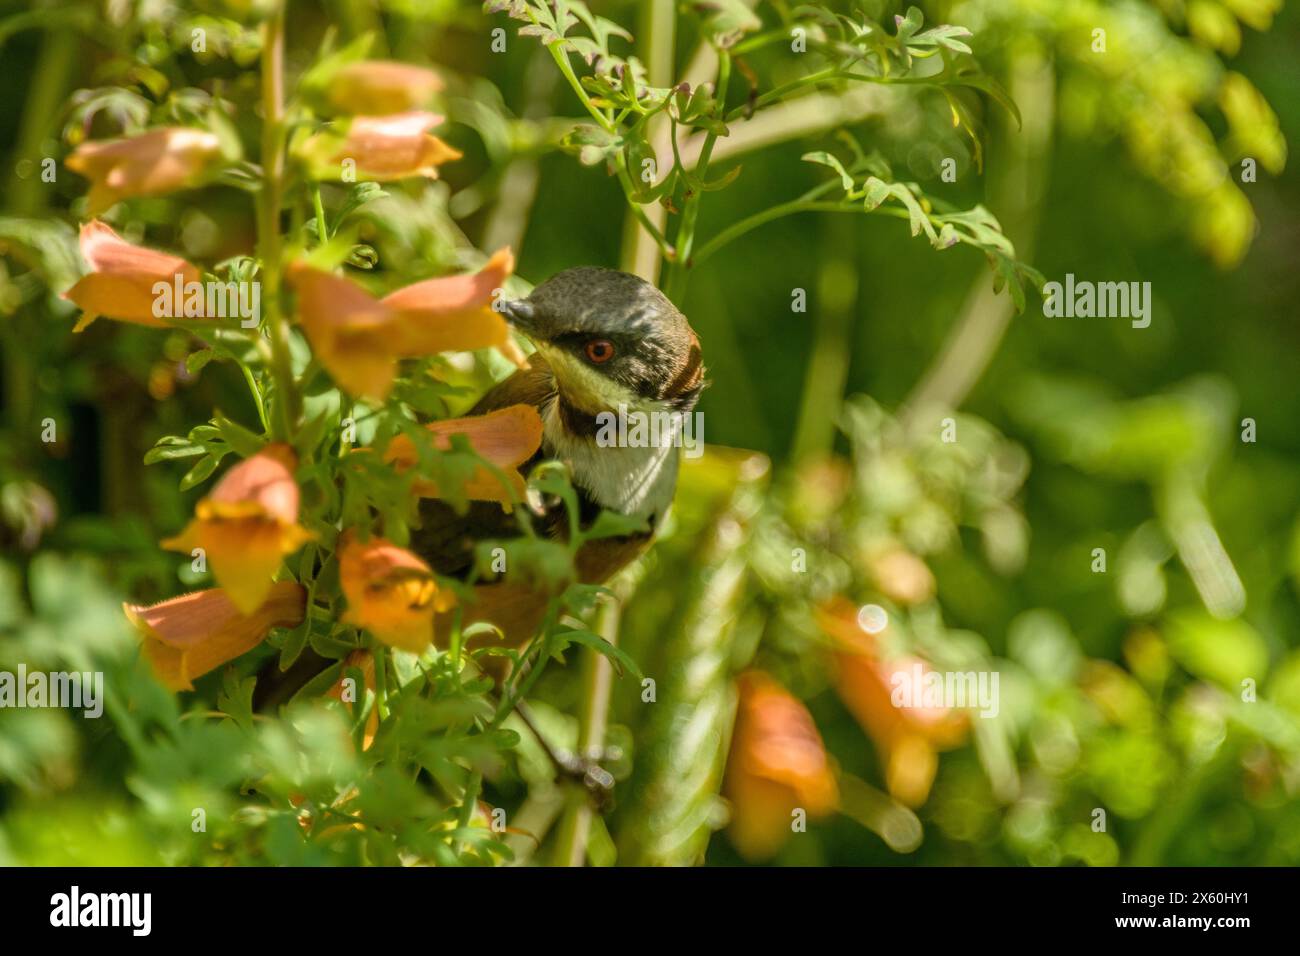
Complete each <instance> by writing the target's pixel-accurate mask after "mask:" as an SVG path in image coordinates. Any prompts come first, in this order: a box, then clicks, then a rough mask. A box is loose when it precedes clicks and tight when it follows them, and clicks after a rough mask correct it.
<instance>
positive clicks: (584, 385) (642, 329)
mask: <svg viewBox="0 0 1300 956" xmlns="http://www.w3.org/2000/svg"><path fill="white" fill-rule="evenodd" d="M503 309H504V312H505V314H506V317H507V318H508V319H509V321H510V322H511V324H512V325H514V326H515V327H516V328H517V329H519V331H521V332H522V333H523V334H524V335H526V336H527V337H528V338H529V339H530V340H531V341H532V343H533V344H534V345H536V346H537V349H538V351H539V352H541V354H542V356H543V357H544V358H545V359H546V361H547V362H548V364H549V365H550V366H551V370H552V373H553V374H554V376H555V381H556V388H557V391H558V392H559V395H560V398H561V400H562V401H563V402H564V404H565V405H567V406H568V407H569V408H570V409H571V410H573V411H576V412H578V413H580V414H583V415H597V414H599V413H601V412H607V411H616V410H618V408H619V406H620V405H623V406H625V407H627V408H628V409H635V410H650V409H671V410H676V411H681V412H688V411H690V410H691V409H692V408H693V407H694V406H695V402H696V400H697V399H698V398H699V394H700V391H701V390H702V389H703V387H704V366H703V364H702V362H701V356H700V343H699V339H698V338H696V335H695V331H694V330H693V329H692V328H691V326H690V323H689V322H687V321H686V316H684V315H682V314H681V312H679V311H678V310H677V308H676V307H675V306H674V305H673V304H672V303H671V302H669V301H668V299H667V297H665V296H664V294H663V293H662V292H660V291H659V290H658V289H656V288H655V287H654V286H653V285H651V284H650V283H648V282H646V281H645V280H644V279H640V278H638V277H637V276H634V275H630V274H628V273H626V272H618V271H615V270H613V269H600V268H596V267H593V266H583V267H579V268H576V269H566V270H565V271H563V272H560V273H557V274H556V275H554V276H552V277H551V278H550V279H547V280H546V281H545V282H543V283H542V284H541V285H539V286H537V288H535V289H534V290H533V292H532V294H531V295H529V296H528V297H527V298H525V299H517V300H514V301H512V302H508V303H505V305H504V306H503Z"/></svg>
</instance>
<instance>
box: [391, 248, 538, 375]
mask: <svg viewBox="0 0 1300 956" xmlns="http://www.w3.org/2000/svg"><path fill="white" fill-rule="evenodd" d="M514 265H515V260H514V256H513V254H511V252H510V250H509V249H499V250H497V251H496V252H495V253H494V254H493V255H492V258H491V259H489V260H488V262H487V265H485V266H484V267H483V268H482V269H480V270H479V271H478V272H475V273H472V274H468V275H458V276H444V277H441V278H437V279H425V280H424V281H423V282H417V283H415V284H414V285H408V286H406V287H405V288H403V289H398V290H397V291H396V292H393V293H391V294H390V295H388V296H386V297H385V298H384V299H383V303H384V305H387V306H389V307H391V308H394V309H400V310H402V312H403V315H402V319H401V322H400V323H399V325H398V329H399V331H400V340H399V344H398V345H397V346H396V347H397V349H398V351H399V352H400V354H402V355H406V356H419V355H430V354H432V353H434V352H450V351H467V350H469V349H480V348H487V347H489V346H495V347H497V348H499V349H501V350H502V352H504V353H505V354H506V355H507V357H509V358H511V360H512V361H515V362H516V364H519V362H520V360H521V359H522V353H520V352H519V349H518V348H517V347H516V346H515V345H514V342H513V340H512V339H511V338H510V329H509V326H507V325H506V322H505V319H504V318H502V317H501V315H500V314H499V313H497V312H496V311H495V310H493V308H492V304H493V301H494V299H495V297H496V293H497V292H498V291H499V290H500V289H501V287H502V286H504V285H505V281H506V279H507V278H509V276H510V274H511V272H513V271H514Z"/></svg>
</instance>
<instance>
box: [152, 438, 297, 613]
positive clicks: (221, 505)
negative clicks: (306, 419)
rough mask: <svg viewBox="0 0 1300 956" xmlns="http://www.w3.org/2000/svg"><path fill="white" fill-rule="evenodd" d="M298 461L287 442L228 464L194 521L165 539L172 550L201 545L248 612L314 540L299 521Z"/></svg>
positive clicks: (225, 585) (197, 508)
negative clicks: (287, 560) (288, 559)
mask: <svg viewBox="0 0 1300 956" xmlns="http://www.w3.org/2000/svg"><path fill="white" fill-rule="evenodd" d="M296 466H297V459H296V458H295V456H294V454H293V451H292V449H290V448H289V446H287V445H283V444H274V445H268V446H267V447H266V448H264V449H262V451H260V452H258V453H257V454H256V455H253V456H252V457H251V458H247V459H245V460H244V461H242V462H240V463H239V464H238V465H236V466H235V467H234V468H232V469H230V471H228V472H227V473H226V474H225V476H224V477H222V479H221V481H219V482H218V483H217V485H216V487H215V488H214V489H213V491H212V494H211V495H209V496H208V497H206V498H204V499H202V500H201V501H199V503H198V504H197V505H196V506H195V508H194V514H195V517H194V520H193V521H191V522H190V523H189V524H188V525H187V526H186V528H185V530H184V531H182V532H181V533H180V534H179V535H177V536H176V537H174V538H168V539H166V540H164V541H162V542H161V545H162V547H164V548H167V549H168V550H173V551H182V552H189V551H193V550H194V549H195V548H202V549H203V552H204V555H205V557H206V559H207V561H208V563H209V565H210V566H211V568H212V574H213V576H214V577H215V578H216V579H217V583H218V584H220V585H221V586H222V587H223V588H225V589H226V592H227V594H228V596H229V598H230V600H231V601H232V602H233V603H234V604H235V606H236V607H238V608H239V609H240V610H241V611H243V612H244V613H251V612H252V611H253V610H255V609H256V608H257V607H258V606H259V605H260V604H261V603H262V601H263V600H264V599H265V597H266V595H267V593H268V592H269V590H270V589H271V586H272V584H271V582H272V579H273V578H274V577H275V573H276V571H278V570H279V567H280V563H281V561H282V560H283V558H284V556H285V555H286V554H291V553H293V552H294V551H297V550H298V548H300V547H302V545H303V544H304V543H306V542H307V541H309V540H310V539H311V534H310V533H309V532H307V531H306V530H305V529H303V528H301V527H300V526H299V525H298V523H297V522H298V485H297V483H296V482H294V480H293V469H294V468H295V467H296Z"/></svg>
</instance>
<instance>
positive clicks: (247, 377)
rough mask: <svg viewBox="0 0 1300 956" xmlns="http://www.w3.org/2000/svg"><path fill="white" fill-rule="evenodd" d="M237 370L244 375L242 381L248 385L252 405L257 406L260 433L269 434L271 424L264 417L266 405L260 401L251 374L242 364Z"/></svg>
mask: <svg viewBox="0 0 1300 956" xmlns="http://www.w3.org/2000/svg"><path fill="white" fill-rule="evenodd" d="M239 370H240V371H241V372H243V373H244V381H245V382H247V383H248V391H249V393H250V394H251V395H252V396H253V404H254V405H256V406H257V420H258V421H260V422H261V423H262V431H263V433H268V434H269V433H270V431H271V423H270V421H269V420H268V419H267V417H266V403H265V402H263V401H262V391H261V389H259V388H258V387H257V382H256V380H254V378H253V372H252V370H251V369H250V368H249V367H248V366H247V365H245V364H243V363H242V362H241V363H239Z"/></svg>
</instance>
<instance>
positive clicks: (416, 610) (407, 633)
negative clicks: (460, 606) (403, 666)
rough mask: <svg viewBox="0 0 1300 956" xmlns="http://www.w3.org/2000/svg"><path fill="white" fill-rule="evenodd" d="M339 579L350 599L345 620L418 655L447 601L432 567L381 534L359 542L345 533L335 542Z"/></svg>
mask: <svg viewBox="0 0 1300 956" xmlns="http://www.w3.org/2000/svg"><path fill="white" fill-rule="evenodd" d="M338 557H339V580H340V582H341V584H342V586H343V594H344V595H345V596H346V597H347V599H348V610H347V612H346V613H345V614H344V616H343V620H345V621H347V622H348V623H349V624H354V625H356V626H357V627H363V628H365V629H366V630H368V631H370V632H371V633H372V634H374V635H375V637H377V638H379V639H380V640H381V641H383V642H384V643H385V644H389V645H391V646H393V647H398V648H401V649H402V650H406V651H411V652H412V653H415V654H418V653H420V652H421V651H424V650H426V649H427V648H428V647H429V645H430V644H431V643H432V642H433V616H434V614H435V613H436V612H437V611H440V610H446V609H447V608H448V607H449V606H450V605H449V603H448V600H449V598H450V594H449V593H448V594H440V593H439V591H438V586H437V583H436V582H435V581H434V578H433V569H432V568H430V567H429V565H428V564H426V563H425V562H424V561H422V560H421V559H420V558H419V557H417V556H416V555H414V554H412V553H411V552H410V551H407V550H406V549H405V548H399V547H397V545H395V544H393V543H392V542H391V541H385V540H384V539H383V538H371V539H370V540H368V541H365V542H359V541H357V540H356V539H355V538H354V537H353V536H352V534H351V533H350V532H348V533H345V534H344V536H343V540H342V542H341V544H340V547H339V552H338Z"/></svg>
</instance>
